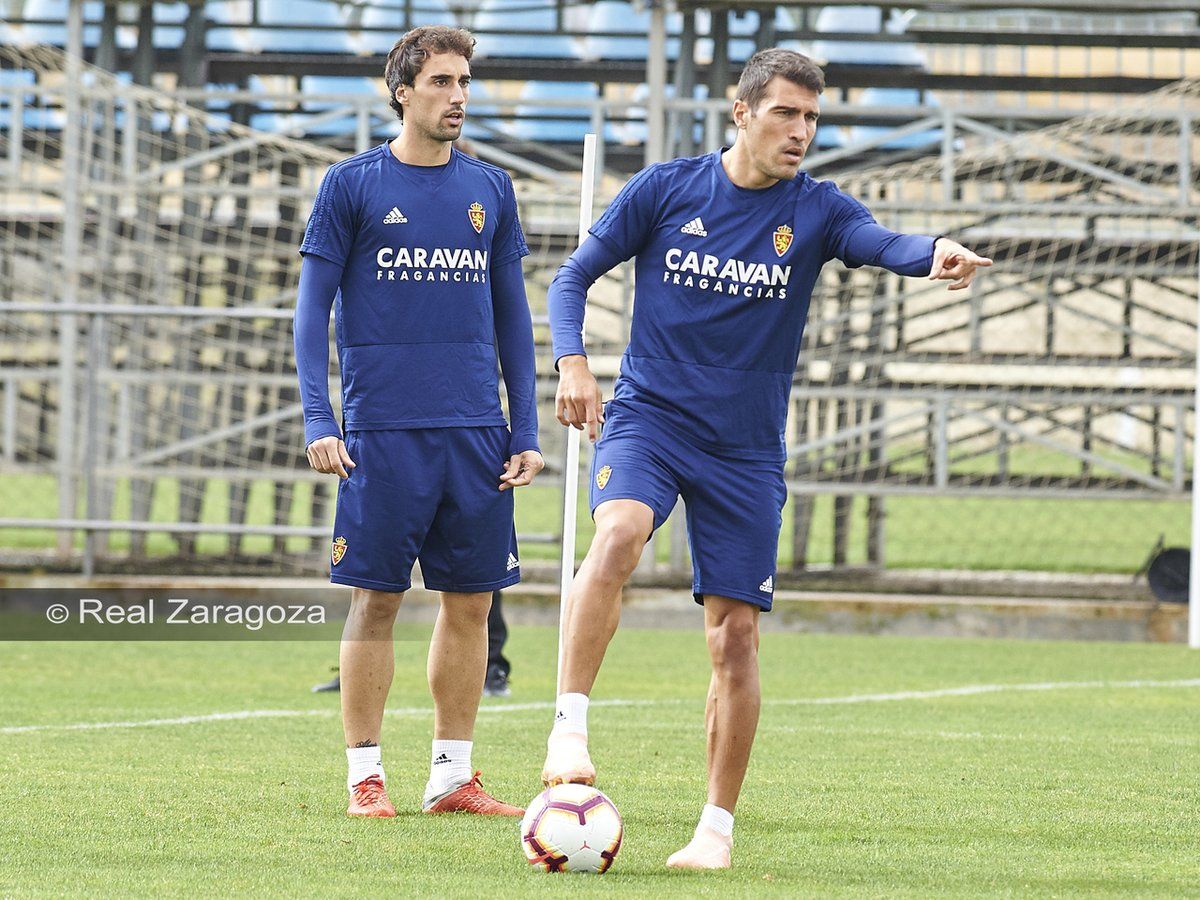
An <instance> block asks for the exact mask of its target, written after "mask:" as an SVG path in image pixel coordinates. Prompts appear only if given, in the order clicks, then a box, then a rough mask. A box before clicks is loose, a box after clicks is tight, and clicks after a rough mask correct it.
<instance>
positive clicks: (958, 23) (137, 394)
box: [0, 0, 1200, 574]
mask: <svg viewBox="0 0 1200 900" xmlns="http://www.w3.org/2000/svg"><path fill="white" fill-rule="evenodd" d="M0 2H2V0H0ZM3 6H4V7H5V8H6V9H7V13H8V14H7V15H6V16H5V18H4V20H3V22H2V23H0V250H2V251H3V259H2V262H0V304H6V305H8V306H9V309H7V310H2V311H0V354H2V355H0V473H3V474H4V475H5V476H6V479H5V481H4V482H0V484H5V485H7V486H0V528H3V529H6V530H8V531H9V532H13V531H19V532H22V533H26V532H28V533H29V534H31V535H34V537H31V539H30V541H29V542H28V546H29V547H30V548H35V549H36V548H40V547H42V546H43V544H45V541H42V543H39V542H38V540H37V539H36V534H39V533H53V534H55V535H57V538H56V539H54V540H51V542H50V543H49V546H50V547H51V548H53V549H52V552H50V553H48V554H47V553H40V551H39V552H38V553H32V551H30V552H31V553H32V555H33V556H34V557H35V558H36V559H37V560H38V561H39V562H40V563H42V564H58V565H64V566H79V565H82V566H83V567H84V569H85V570H87V571H94V570H102V569H106V568H107V569H115V568H120V567H123V566H133V567H144V566H145V565H146V564H147V558H148V557H165V558H169V559H170V561H171V565H172V566H174V569H173V571H180V567H181V566H192V567H195V568H196V569H198V570H205V571H212V570H217V571H232V570H233V568H242V569H250V570H253V571H268V570H269V571H285V572H293V571H306V570H310V569H312V568H313V567H314V566H316V565H318V564H319V563H318V560H319V554H315V553H314V552H313V548H315V547H319V546H324V544H325V541H326V540H327V539H328V535H327V531H326V524H325V523H326V521H327V519H328V510H329V501H330V498H329V496H328V487H329V485H328V484H327V480H326V479H323V478H321V477H318V476H315V475H314V474H313V473H310V472H308V471H307V470H306V469H305V468H303V467H302V466H300V465H299V464H298V463H299V460H300V444H301V442H302V429H301V427H300V421H299V409H298V406H297V396H296V391H295V387H294V379H293V375H292V372H293V369H292V360H291V337H290V328H289V321H288V320H289V319H290V309H291V307H292V305H293V303H294V285H295V281H296V273H297V268H298V258H297V257H296V254H295V248H296V246H297V245H298V243H299V238H300V234H301V232H302V230H303V226H304V221H305V219H306V216H307V209H308V204H309V203H311V198H312V196H313V194H314V193H315V190H316V185H317V183H318V182H319V179H320V177H321V175H322V174H323V172H324V169H325V168H326V167H327V166H328V165H329V164H330V163H331V162H333V161H335V160H337V159H339V158H342V157H343V156H345V155H346V154H347V153H349V152H353V151H356V150H361V149H365V148H366V147H368V146H370V145H371V144H372V143H375V142H377V141H380V140H382V139H383V138H384V137H385V136H387V135H389V134H392V133H394V132H395V129H396V127H397V125H396V123H395V121H394V116H393V115H392V113H391V111H390V110H389V109H388V108H387V105H386V96H385V95H384V93H383V91H382V90H381V87H380V80H379V76H380V74H381V73H382V69H383V61H384V55H385V53H386V50H387V48H388V47H390V45H391V43H392V41H394V39H395V37H396V36H397V35H398V34H399V33H401V32H402V31H403V30H405V29H406V28H407V27H409V26H411V25H413V24H428V23H433V22H447V21H453V22H457V23H460V24H463V25H465V26H468V27H471V28H472V29H473V30H474V31H475V33H476V34H477V35H478V38H479V46H478V55H477V56H476V58H475V60H474V61H473V64H472V68H473V72H474V75H475V86H474V87H473V94H472V102H471V106H470V112H471V117H470V119H469V123H468V131H467V134H466V137H467V138H468V141H469V144H470V147H471V148H472V152H476V153H478V155H479V156H481V157H482V158H485V159H488V160H489V161H492V162H495V163H497V164H500V165H503V166H505V167H507V168H508V169H509V170H510V171H511V172H512V173H513V175H514V178H515V179H516V181H517V185H518V197H519V201H520V205H521V214H522V221H523V223H524V225H525V228H526V231H527V233H528V237H529V242H530V245H531V247H532V248H533V251H534V252H533V255H532V256H531V258H530V260H529V266H528V267H527V272H528V277H529V281H530V293H531V302H532V304H533V306H534V312H535V323H536V331H537V336H538V340H539V347H540V352H541V358H542V362H541V363H540V364H539V366H540V370H541V371H543V372H546V371H550V366H549V360H548V358H547V357H548V353H549V349H548V347H547V346H546V340H547V335H546V330H545V327H544V323H545V308H544V289H545V286H546V285H547V284H548V283H549V279H550V278H551V277H552V276H553V272H554V270H555V268H556V267H557V265H558V264H559V263H560V262H561V260H562V258H563V257H564V256H565V254H566V253H567V252H569V250H570V248H571V246H572V245H573V244H574V241H575V236H574V228H575V226H574V222H575V219H576V217H577V213H576V211H575V203H576V201H575V200H574V199H572V198H573V197H575V196H577V195H578V185H579V174H578V170H579V165H580V152H579V149H578V144H579V140H580V138H581V136H582V134H583V133H584V132H585V131H589V130H590V131H593V132H595V133H597V134H599V135H601V136H602V137H603V141H602V150H601V157H600V158H601V171H600V174H599V177H598V182H599V188H600V190H599V192H598V194H599V196H600V197H601V198H602V199H603V200H607V199H608V198H610V197H611V196H612V195H613V194H614V193H615V191H616V190H617V189H618V188H619V186H620V184H621V183H622V182H623V180H624V179H625V178H626V177H628V175H629V174H630V172H632V171H634V170H635V169H636V168H638V167H639V166H640V165H641V164H643V163H644V162H646V161H648V160H651V161H652V160H653V159H655V158H665V157H668V156H673V155H680V154H688V153H694V152H702V151H705V150H709V149H715V148H716V147H718V146H720V145H721V144H722V142H724V141H726V140H727V138H728V134H727V118H728V115H727V113H728V100H727V97H728V90H729V87H730V85H731V84H732V83H733V82H734V81H735V80H736V74H737V71H738V69H739V67H740V64H741V63H742V62H743V61H744V60H745V59H746V58H748V56H749V55H750V54H751V53H752V52H753V51H754V49H755V48H757V47H762V46H772V45H777V44H779V45H784V46H790V47H794V48H797V49H800V50H802V51H804V52H808V53H810V54H812V55H813V56H815V57H816V58H818V59H820V60H821V61H823V62H824V63H825V64H826V72H827V80H828V82H829V85H830V88H829V90H828V91H827V94H826V97H825V103H824V110H823V116H822V127H821V139H820V140H819V141H818V146H817V148H816V150H815V152H812V153H810V157H809V159H808V160H807V162H806V168H807V169H808V170H809V171H810V172H811V173H812V174H814V175H815V176H817V177H830V176H836V177H837V179H838V181H839V184H841V185H842V187H843V188H844V189H846V190H848V191H850V192H851V193H853V194H855V195H856V196H859V197H861V198H863V199H864V201H866V202H867V203H868V204H869V205H870V206H871V208H872V209H873V210H874V211H875V212H876V214H877V216H878V217H879V218H880V220H881V221H883V222H884V223H885V224H888V225H890V226H892V227H895V228H897V229H901V230H906V231H911V232H921V233H948V234H953V235H954V236H956V237H958V238H960V239H962V240H964V242H966V243H969V244H971V245H973V246H976V247H978V248H980V249H982V250H984V251H985V252H987V253H988V254H989V255H991V256H992V257H993V258H995V260H996V263H997V265H996V269H995V270H994V271H993V272H990V273H988V274H987V275H986V276H985V277H983V278H981V279H980V280H979V282H978V283H977V285H976V286H975V287H973V289H972V290H970V291H966V292H962V293H959V294H949V295H948V294H946V293H945V290H944V287H941V286H931V285H927V284H922V283H919V282H914V281H913V280H909V279H900V278H896V277H894V276H891V275H888V274H884V273H879V272H875V271H870V270H857V271H850V270H847V269H844V268H842V267H840V266H838V265H833V266H830V267H827V271H826V273H825V275H824V276H823V280H822V282H821V284H820V285H819V287H818V290H817V292H816V293H815V294H814V298H813V303H812V308H811V309H812V311H811V313H810V325H809V329H808V332H807V335H806V338H805V345H804V349H803V351H802V365H801V367H800V369H799V370H798V372H797V376H796V379H795V384H794V388H793V403H794V414H793V417H792V424H791V429H792V430H791V434H790V435H789V445H790V448H791V462H790V464H789V485H790V489H791V492H792V502H791V505H790V508H789V512H787V513H785V514H786V515H789V516H790V517H791V523H790V525H791V527H790V529H789V532H788V534H789V537H788V540H789V541H790V546H789V547H788V548H786V554H785V555H786V556H787V557H788V559H789V560H790V563H791V565H792V566H793V567H794V568H795V569H797V570H799V569H804V568H806V567H811V566H812V564H813V562H814V560H817V561H821V560H825V559H828V560H829V561H830V562H832V563H833V564H834V566H835V567H845V566H846V565H847V564H849V563H852V562H855V561H856V560H861V561H865V562H866V563H868V564H869V565H871V566H875V567H881V566H886V565H887V564H888V562H889V560H888V558H887V554H886V550H885V547H886V529H885V521H886V518H887V504H888V502H889V500H890V499H891V498H895V497H900V496H910V495H919V496H933V497H945V498H953V497H976V498H988V497H992V498H1010V499H1011V498H1025V497H1037V498H1044V499H1048V500H1059V501H1064V502H1065V501H1073V500H1076V499H1079V498H1089V499H1090V498H1121V499H1142V500H1171V501H1179V502H1186V501H1187V499H1188V496H1189V492H1190V490H1191V472H1190V468H1189V466H1190V448H1191V446H1192V442H1193V440H1194V428H1195V416H1194V404H1193V393H1194V390H1195V361H1196V357H1195V344H1196V335H1195V323H1196V307H1197V272H1198V268H1200V259H1198V256H1197V246H1198V242H1200V230H1198V227H1197V222H1196V218H1197V213H1196V210H1197V208H1200V206H1198V205H1200V180H1198V179H1200V131H1198V129H1200V81H1198V80H1197V79H1200V49H1197V48H1198V47H1200V28H1198V20H1197V17H1198V14H1200V0H1195V2H1193V0H1161V2H1155V3H1148V2H1132V0H1131V2H1118V0H1092V2H1090V3H1083V2H1075V0H1059V2H1049V0H1031V2H1025V3H1022V4H1020V5H1019V8H1016V9H1014V8H1013V7H1012V6H1010V5H1008V4H1000V3H989V2H983V0H938V2H921V0H914V2H911V3H908V4H906V5H905V6H904V7H903V9H896V8H894V7H890V6H889V7H882V6H878V5H869V4H868V5H863V4H854V5H850V4H846V3H836V2H834V3H829V2H826V3H822V4H816V3H806V2H801V3H795V4H790V5H788V6H786V7H773V6H751V5H748V4H737V3H732V4H731V3H725V4H722V5H719V6H718V5H710V4H705V3H690V2H689V3H681V4H680V5H679V6H678V7H677V8H673V9H672V10H670V11H669V13H668V14H666V15H665V16H664V17H663V19H662V23H663V24H664V26H665V41H664V42H663V45H662V46H663V48H664V49H665V55H664V57H663V58H662V59H660V60H658V63H659V65H658V66H657V67H656V65H655V62H654V60H653V59H651V60H649V61H648V59H647V56H648V54H651V48H652V46H653V37H652V34H651V32H652V30H653V29H652V23H651V21H650V20H651V17H652V15H654V16H658V15H660V13H657V12H655V13H652V12H650V11H646V10H641V9H634V8H633V7H631V6H629V5H628V4H625V3H622V2H618V0H599V2H597V3H595V4H573V3H566V2H552V3H543V2H540V0H478V2H473V3H470V4H462V3H450V4H449V5H447V4H446V3H445V2H443V0H404V2H397V3H394V4H389V3H383V2H374V0H372V2H360V3H345V4H338V3H332V2H324V0H289V2H288V3H286V4H285V3H282V2H281V0H231V2H227V3H208V4H193V5H187V4H184V3H173V4H164V3H152V4H149V3H148V4H135V3H120V4H117V3H100V2H95V0H89V2H87V3H84V4H82V12H83V19H84V22H85V23H86V24H85V25H84V27H83V28H82V32H81V33H82V50H83V53H82V59H77V58H75V57H72V56H70V55H69V54H64V53H63V52H62V51H61V50H60V49H57V48H58V47H62V46H64V45H65V44H66V43H67V40H68V28H67V25H66V20H67V9H68V5H67V2H66V0H25V2H23V3H22V2H20V0H7V2H6V3H3ZM656 71H658V72H659V73H660V74H661V75H662V76H663V77H665V81H664V82H663V83H661V84H659V85H658V89H659V90H660V91H661V92H662V94H663V97H662V100H663V106H662V113H661V115H660V116H657V117H656V116H655V115H654V109H653V108H652V104H651V100H650V95H652V94H653V93H654V91H655V86H654V84H650V86H649V87H647V82H648V80H649V81H651V82H653V80H654V78H655V77H656V76H655V72H656ZM630 287H631V281H630V273H629V271H628V270H627V269H622V270H621V271H619V272H617V273H615V274H614V275H613V276H611V277H610V278H608V279H606V280H605V282H604V283H602V284H601V285H599V286H598V288H597V290H596V293H595V296H594V297H593V298H592V307H591V311H590V313H589V322H588V329H589V345H590V347H591V350H592V356H593V360H594V364H595V367H596V368H597V369H598V371H599V372H600V373H601V375H602V376H604V377H605V378H611V377H612V376H613V375H615V373H616V367H617V354H618V352H619V350H620V348H621V346H622V345H623V342H624V339H625V337H626V336H627V333H628V316H629V310H630ZM331 376H333V377H332V379H331V385H332V386H334V387H336V366H335V368H334V371H333V372H331ZM541 389H542V391H543V392H544V393H546V394H547V396H548V395H549V393H552V390H553V385H552V384H551V380H550V379H544V380H543V382H542V387H541ZM544 399H546V398H544ZM546 409H547V407H546V406H545V405H544V406H543V412H542V420H543V429H544V440H543V444H544V448H545V450H546V453H547V457H548V459H549V460H550V461H551V469H552V470H553V469H554V468H555V467H556V464H558V461H559V459H560V453H559V451H558V447H559V446H560V442H561V436H560V433H559V430H558V429H557V428H556V427H553V419H552V416H551V415H550V414H548V413H547V411H546ZM558 471H561V466H560V465H558ZM23 479H24V480H23ZM47 483H48V484H50V485H51V486H52V487H51V489H50V490H49V492H48V493H44V494H43V493H39V491H41V488H40V487H38V486H39V485H43V484H47ZM823 495H828V496H832V497H833V498H834V500H833V503H832V508H831V515H832V527H831V529H830V530H831V537H830V546H829V547H828V548H821V549H819V550H818V549H816V548H815V546H814V544H815V541H816V540H817V538H816V537H815V536H814V528H813V524H814V518H815V516H816V515H818V504H819V503H820V502H821V501H820V500H819V499H818V498H820V497H822V496H823ZM256 498H258V499H257V500H256ZM855 498H858V499H857V500H856V499H855ZM263 510H265V512H263ZM856 522H857V523H858V524H856ZM681 532H682V530H681V529H675V530H674V531H672V533H671V538H670V540H671V547H670V552H669V554H668V555H669V562H667V564H666V565H667V569H668V570H669V571H670V572H672V573H676V574H678V573H681V572H682V571H684V570H685V569H686V568H687V561H686V547H685V546H684V545H683V544H682V542H681V537H680V535H681ZM858 534H861V535H862V536H863V548H862V550H861V552H860V551H858V550H856V549H855V548H854V547H852V543H853V541H854V540H856V539H857V538H856V537H855V536H856V535H858ZM80 535H84V536H85V539H83V540H82V541H80V540H79V539H78V537H79V536H80ZM163 535H169V536H170V537H169V540H166V541H165V542H164V541H162V540H158V542H157V543H156V540H155V539H156V538H158V539H161V538H162V536H163ZM264 535H265V536H267V537H268V538H269V542H268V543H261V536H264ZM256 536H258V537H257V539H258V540H259V541H260V543H255V539H256ZM533 537H534V538H535V539H537V536H533ZM541 539H544V540H548V541H553V540H556V539H557V538H556V536H554V535H542V536H541ZM826 551H828V552H826ZM10 555H11V556H13V559H12V560H10V562H12V561H15V562H19V563H21V564H28V561H29V558H30V553H16V554H15V555H13V554H11V553H10V552H9V551H0V562H3V561H4V560H5V558H6V557H7V556H10ZM648 565H649V566H651V567H653V566H654V563H653V561H652V560H651V561H650V562H649V563H648ZM231 567H233V568H231Z"/></svg>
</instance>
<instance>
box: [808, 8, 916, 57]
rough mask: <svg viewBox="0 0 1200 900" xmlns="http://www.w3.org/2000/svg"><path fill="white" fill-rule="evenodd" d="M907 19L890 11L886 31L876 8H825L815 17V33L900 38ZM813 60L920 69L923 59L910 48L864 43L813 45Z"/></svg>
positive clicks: (908, 45)
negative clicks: (918, 67) (897, 35)
mask: <svg viewBox="0 0 1200 900" xmlns="http://www.w3.org/2000/svg"><path fill="white" fill-rule="evenodd" d="M908 21H909V16H908V14H907V13H903V12H901V11H899V10H893V11H892V14H891V18H889V19H888V21H887V24H886V27H881V26H882V25H883V23H882V12H881V11H880V9H879V7H877V6H826V7H825V8H824V9H822V10H821V12H820V13H819V14H818V15H817V21H816V23H815V30H816V31H831V32H840V33H853V32H859V33H861V34H878V33H879V32H880V31H881V30H882V31H886V32H888V33H890V34H903V33H904V30H905V28H906V27H907V26H908ZM813 56H815V57H816V58H817V59H819V60H824V61H825V62H831V63H854V64H857V65H867V66H924V65H925V57H924V56H923V55H922V54H921V51H920V50H919V49H917V47H916V46H915V45H914V44H884V43H867V42H865V41H815V42H814V43H813Z"/></svg>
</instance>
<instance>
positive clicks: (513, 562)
mask: <svg viewBox="0 0 1200 900" xmlns="http://www.w3.org/2000/svg"><path fill="white" fill-rule="evenodd" d="M519 565H521V564H520V563H519V562H517V558H516V557H515V556H513V555H512V554H511V553H510V554H508V571H509V572H511V571H512V570H513V569H515V568H517V566H519Z"/></svg>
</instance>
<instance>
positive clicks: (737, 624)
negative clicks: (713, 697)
mask: <svg viewBox="0 0 1200 900" xmlns="http://www.w3.org/2000/svg"><path fill="white" fill-rule="evenodd" d="M707 638H708V652H709V655H710V656H711V657H712V663H713V667H714V668H716V669H721V670H723V671H727V672H730V673H735V674H736V673H744V672H749V671H753V669H754V667H755V666H756V665H757V661H758V622H757V621H756V620H755V619H754V618H753V617H752V616H749V615H728V616H725V617H724V618H723V619H722V620H721V621H720V622H718V623H716V624H714V625H711V626H710V627H709V628H708V635H707Z"/></svg>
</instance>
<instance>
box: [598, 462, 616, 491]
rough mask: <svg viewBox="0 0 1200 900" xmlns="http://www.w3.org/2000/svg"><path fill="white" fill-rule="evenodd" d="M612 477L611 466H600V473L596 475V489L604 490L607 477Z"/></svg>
mask: <svg viewBox="0 0 1200 900" xmlns="http://www.w3.org/2000/svg"><path fill="white" fill-rule="evenodd" d="M610 475H612V466H601V467H600V471H599V472H597V473H596V487H598V488H600V490H604V486H605V485H606V484H608V477H609V476H610Z"/></svg>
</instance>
